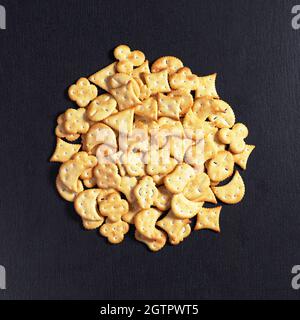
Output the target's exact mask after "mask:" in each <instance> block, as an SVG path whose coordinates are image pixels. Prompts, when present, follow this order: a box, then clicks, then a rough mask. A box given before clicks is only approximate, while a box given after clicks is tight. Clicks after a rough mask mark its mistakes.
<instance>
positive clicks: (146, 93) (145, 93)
mask: <svg viewBox="0 0 300 320" xmlns="http://www.w3.org/2000/svg"><path fill="white" fill-rule="evenodd" d="M133 79H134V80H135V81H136V83H137V84H138V86H139V88H140V94H139V96H138V98H139V99H140V100H141V101H143V100H146V99H148V98H150V96H151V93H152V92H151V90H150V89H149V88H148V87H147V86H146V85H145V84H144V82H143V81H142V80H141V79H140V78H133Z"/></svg>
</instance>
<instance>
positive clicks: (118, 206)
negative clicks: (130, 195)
mask: <svg viewBox="0 0 300 320" xmlns="http://www.w3.org/2000/svg"><path fill="white" fill-rule="evenodd" d="M99 209H100V213H101V215H102V216H104V217H108V219H109V220H110V221H112V222H117V221H119V220H120V219H121V217H122V216H123V215H124V214H126V213H127V212H128V210H129V207H128V202H127V201H126V200H123V199H121V196H120V194H119V193H116V192H115V193H112V194H110V195H108V197H107V199H106V200H103V201H101V202H100V204H99Z"/></svg>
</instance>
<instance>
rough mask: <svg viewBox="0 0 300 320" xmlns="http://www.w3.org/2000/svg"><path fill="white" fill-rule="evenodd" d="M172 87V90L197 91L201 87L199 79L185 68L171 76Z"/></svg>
mask: <svg viewBox="0 0 300 320" xmlns="http://www.w3.org/2000/svg"><path fill="white" fill-rule="evenodd" d="M169 80H170V86H171V88H172V89H184V90H189V91H191V90H196V89H197V88H198V86H199V80H198V77H197V76H196V75H195V74H192V71H191V69H189V68H187V67H183V68H181V69H179V70H178V71H177V72H176V73H174V74H172V75H170V78H169Z"/></svg>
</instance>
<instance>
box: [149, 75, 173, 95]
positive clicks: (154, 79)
mask: <svg viewBox="0 0 300 320" xmlns="http://www.w3.org/2000/svg"><path fill="white" fill-rule="evenodd" d="M144 77H145V81H146V84H147V86H148V88H149V89H150V90H151V92H152V94H156V93H160V92H161V93H164V92H170V91H171V88H170V86H169V81H168V70H162V71H160V72H156V73H145V74H144Z"/></svg>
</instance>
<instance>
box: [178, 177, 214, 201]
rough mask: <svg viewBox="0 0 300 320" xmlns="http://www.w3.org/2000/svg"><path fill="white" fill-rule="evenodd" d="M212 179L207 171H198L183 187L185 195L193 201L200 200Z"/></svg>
mask: <svg viewBox="0 0 300 320" xmlns="http://www.w3.org/2000/svg"><path fill="white" fill-rule="evenodd" d="M209 185H210V180H209V177H208V175H207V174H206V173H202V172H200V173H197V174H196V175H195V176H194V177H192V178H191V179H190V180H189V181H188V183H187V184H186V186H185V188H184V189H183V194H184V196H185V197H186V198H187V199H188V200H191V201H198V200H197V199H199V198H200V197H201V196H203V194H204V192H205V191H206V189H207V188H209Z"/></svg>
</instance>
